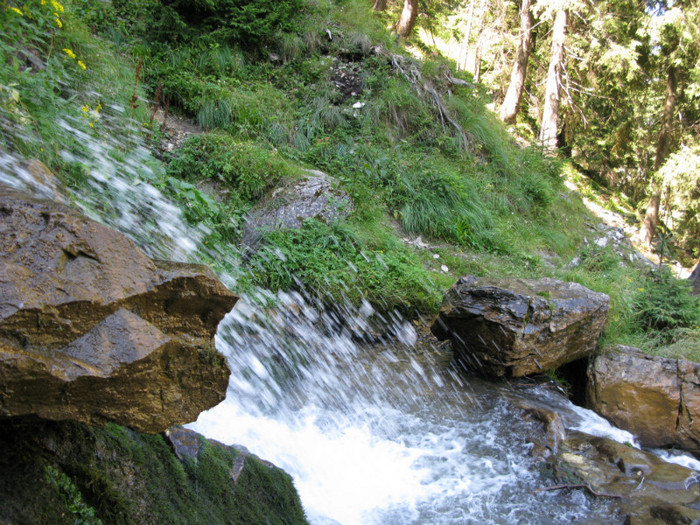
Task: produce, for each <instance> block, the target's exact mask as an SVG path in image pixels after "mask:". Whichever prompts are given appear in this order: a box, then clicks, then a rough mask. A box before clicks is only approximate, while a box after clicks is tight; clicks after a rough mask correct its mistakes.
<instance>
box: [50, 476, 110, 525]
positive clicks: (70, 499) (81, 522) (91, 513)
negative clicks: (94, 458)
mask: <svg viewBox="0 0 700 525" xmlns="http://www.w3.org/2000/svg"><path fill="white" fill-rule="evenodd" d="M44 472H45V477H46V481H47V482H48V483H49V485H51V487H53V489H54V490H55V491H56V494H57V495H58V497H59V499H60V500H62V501H63V504H64V505H65V508H66V512H67V513H68V515H70V516H72V517H73V518H74V521H73V523H74V524H75V525H102V520H100V519H99V518H97V517H95V509H93V508H92V507H89V506H88V505H86V504H85V502H84V501H83V496H82V494H80V490H78V487H76V485H75V483H73V481H72V480H71V479H70V478H69V477H68V476H67V475H66V474H65V473H64V472H60V471H59V470H57V469H56V467H54V466H52V465H47V466H46V467H45V468H44Z"/></svg>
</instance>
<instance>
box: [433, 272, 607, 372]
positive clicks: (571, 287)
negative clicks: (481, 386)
mask: <svg viewBox="0 0 700 525" xmlns="http://www.w3.org/2000/svg"><path fill="white" fill-rule="evenodd" d="M608 307H609V298H608V296H607V295H605V294H602V293H596V292H593V291H591V290H589V289H587V288H585V287H583V286H581V285H580V284H577V283H565V282H562V281H556V280H554V279H537V280H526V279H483V278H477V277H462V278H460V279H459V281H458V282H457V284H455V285H454V286H453V287H452V288H451V289H450V290H449V291H448V292H447V294H446V295H445V298H444V300H443V304H442V308H441V309H440V313H439V315H438V318H437V320H436V321H435V322H434V323H433V326H432V327H431V330H432V332H433V334H435V336H436V337H437V338H438V339H440V340H445V339H450V340H451V341H452V344H453V348H454V351H455V355H456V356H457V357H458V358H460V359H461V360H462V361H464V362H465V363H466V364H467V365H468V366H470V367H471V368H474V369H476V370H479V371H481V372H483V373H485V374H486V375H489V376H496V377H503V376H507V377H520V376H526V375H530V374H536V373H539V372H543V371H545V370H549V369H555V368H558V367H559V366H561V365H564V364H566V363H568V362H571V361H574V360H576V359H580V358H582V357H586V356H588V355H591V354H592V353H593V352H594V351H595V349H596V345H597V341H598V337H599V336H600V333H601V331H602V330H603V326H604V325H605V321H606V319H607V312H608Z"/></svg>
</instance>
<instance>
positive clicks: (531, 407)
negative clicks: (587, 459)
mask: <svg viewBox="0 0 700 525" xmlns="http://www.w3.org/2000/svg"><path fill="white" fill-rule="evenodd" d="M517 406H518V407H519V408H521V409H522V410H523V412H524V415H525V417H526V418H528V419H532V420H534V421H536V422H539V423H540V424H541V425H542V429H541V430H542V431H541V432H540V433H539V434H537V435H534V436H533V437H532V439H531V441H532V444H533V449H532V455H533V456H537V457H541V458H544V459H547V458H549V457H551V456H552V455H556V454H557V453H558V452H559V443H561V442H562V440H564V439H566V429H565V428H564V422H563V420H562V418H561V416H559V414H557V413H556V412H555V411H554V410H551V409H549V408H547V407H545V406H539V405H537V404H535V403H534V402H532V401H525V400H519V401H518V403H517ZM539 436H543V438H540V437H539Z"/></svg>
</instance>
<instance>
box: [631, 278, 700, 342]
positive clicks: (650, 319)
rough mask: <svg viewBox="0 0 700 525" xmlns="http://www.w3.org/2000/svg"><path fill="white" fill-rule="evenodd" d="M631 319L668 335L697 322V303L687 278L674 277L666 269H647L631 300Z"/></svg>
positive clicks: (699, 311)
mask: <svg viewBox="0 0 700 525" xmlns="http://www.w3.org/2000/svg"><path fill="white" fill-rule="evenodd" d="M634 309H635V313H634V320H635V322H636V323H637V324H638V325H639V326H640V328H641V329H643V330H646V331H649V330H655V331H658V332H662V333H663V334H664V335H665V336H667V337H669V338H670V337H671V335H672V332H673V331H674V330H676V329H679V328H694V327H697V325H698V324H699V323H700V302H699V301H698V298H697V297H696V296H693V295H691V289H690V285H689V284H688V282H687V281H682V280H679V279H676V278H675V277H674V276H673V275H672V274H671V272H670V271H669V270H668V269H667V268H663V267H662V268H660V269H659V270H656V271H654V272H650V273H649V274H648V275H647V276H646V279H645V280H644V286H643V287H640V288H639V289H638V294H637V296H636V297H635V299H634Z"/></svg>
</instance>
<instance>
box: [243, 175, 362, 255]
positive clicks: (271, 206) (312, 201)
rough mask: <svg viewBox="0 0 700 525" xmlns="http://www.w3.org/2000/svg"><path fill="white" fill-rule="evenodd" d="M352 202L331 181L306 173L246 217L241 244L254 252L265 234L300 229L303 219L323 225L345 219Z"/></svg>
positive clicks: (260, 204)
mask: <svg viewBox="0 0 700 525" xmlns="http://www.w3.org/2000/svg"><path fill="white" fill-rule="evenodd" d="M351 211H352V200H351V199H350V196H349V195H348V194H347V193H346V192H345V191H343V190H341V189H338V188H336V187H335V183H334V181H333V179H332V178H331V177H329V176H328V175H326V174H325V173H323V172H321V171H315V170H309V171H307V172H306V174H305V176H304V177H302V178H301V179H300V180H298V181H296V182H295V183H293V184H291V185H287V186H281V187H279V188H277V189H275V190H274V191H273V192H272V193H271V194H270V195H269V196H268V197H267V198H265V199H263V200H262V201H260V203H258V204H257V205H256V206H255V207H254V208H253V209H252V210H251V211H250V212H249V213H248V216H247V217H246V221H245V226H244V229H243V239H242V243H243V245H244V246H246V247H247V248H249V249H252V250H254V249H255V247H256V246H257V245H258V243H259V242H260V240H261V239H262V237H263V235H264V234H265V233H269V232H271V231H274V230H278V229H280V228H301V227H302V225H303V224H304V220H306V219H318V220H320V221H322V222H326V223H328V222H331V221H333V220H336V219H339V218H343V217H347V216H348V215H349V214H350V212H351Z"/></svg>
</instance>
